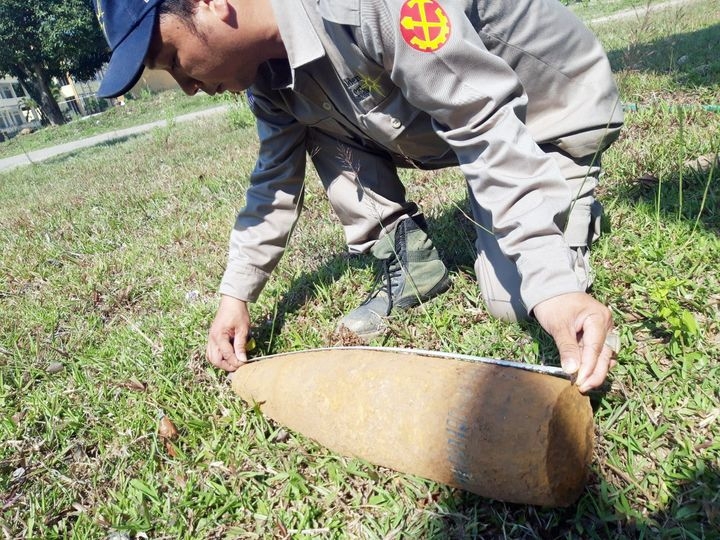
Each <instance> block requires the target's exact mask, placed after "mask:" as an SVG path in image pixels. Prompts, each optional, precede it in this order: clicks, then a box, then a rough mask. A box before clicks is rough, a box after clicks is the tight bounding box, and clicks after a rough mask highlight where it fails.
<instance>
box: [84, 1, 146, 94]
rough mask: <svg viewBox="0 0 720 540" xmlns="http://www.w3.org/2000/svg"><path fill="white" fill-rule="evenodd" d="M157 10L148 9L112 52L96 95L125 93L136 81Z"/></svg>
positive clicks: (142, 66)
mask: <svg viewBox="0 0 720 540" xmlns="http://www.w3.org/2000/svg"><path fill="white" fill-rule="evenodd" d="M156 13H157V10H156V9H153V10H151V11H149V12H148V13H147V14H146V15H145V17H143V18H142V20H141V21H140V23H139V24H138V25H137V26H136V27H135V29H134V30H133V31H132V32H131V33H130V34H129V35H128V37H126V38H125V39H124V40H123V42H122V43H120V45H118V46H117V47H116V48H115V50H114V51H113V52H112V57H111V58H110V63H109V64H108V68H107V70H106V72H105V75H104V76H103V80H102V82H101V83H100V88H98V91H97V95H98V97H104V98H112V97H117V96H120V95H122V94H125V93H126V92H127V91H128V90H130V89H131V88H132V87H133V86H135V83H136V82H138V80H139V79H140V76H141V75H142V72H143V69H144V67H145V66H144V64H143V63H144V61H145V56H147V53H148V49H149V48H150V41H152V35H153V30H154V29H155V18H156V16H155V15H156Z"/></svg>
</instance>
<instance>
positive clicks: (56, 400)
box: [0, 0, 720, 540]
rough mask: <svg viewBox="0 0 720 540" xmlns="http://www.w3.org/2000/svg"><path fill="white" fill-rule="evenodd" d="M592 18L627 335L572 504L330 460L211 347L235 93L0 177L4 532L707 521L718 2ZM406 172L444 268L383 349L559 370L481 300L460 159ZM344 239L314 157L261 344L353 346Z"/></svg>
mask: <svg viewBox="0 0 720 540" xmlns="http://www.w3.org/2000/svg"><path fill="white" fill-rule="evenodd" d="M593 28H594V30H595V31H596V32H597V33H598V35H599V36H600V37H601V39H602V41H603V43H604V44H605V46H606V48H607V50H608V51H609V55H610V58H611V61H612V64H613V68H614V70H615V72H616V74H617V78H618V81H619V84H620V87H621V91H622V97H623V101H624V102H625V103H626V104H632V105H633V107H632V108H631V109H630V110H628V112H627V115H626V128H625V130H624V131H623V134H622V136H621V138H620V140H619V141H618V142H617V143H616V144H615V145H614V146H613V147H612V148H611V150H610V151H609V152H608V153H607V154H606V155H605V158H604V159H605V161H604V165H605V170H606V172H605V178H604V181H603V185H602V187H601V190H600V192H599V197H600V199H601V200H602V202H603V204H604V205H605V208H606V212H607V223H606V228H607V232H606V234H605V235H604V236H603V237H602V238H601V240H600V241H599V242H598V244H597V245H596V247H595V248H594V250H593V262H594V266H595V269H596V279H595V284H594V287H593V294H594V295H595V296H596V297H597V298H598V299H600V300H601V301H603V302H605V303H606V304H607V305H609V306H610V307H611V309H612V311H613V314H614V318H615V321H616V324H617V325H618V327H619V328H620V332H621V341H622V350H621V352H620V354H619V357H618V360H619V364H618V366H617V367H616V368H615V369H614V371H613V373H612V375H611V376H610V378H609V380H608V382H607V384H606V386H605V387H603V388H601V389H599V390H598V391H596V392H594V393H593V394H592V396H591V399H592V404H593V409H594V415H595V423H596V428H595V453H594V456H593V464H592V470H591V476H590V480H589V482H588V485H587V487H586V489H585V491H584V492H583V494H582V495H581V497H580V499H579V500H578V502H577V503H576V504H574V505H573V506H571V507H568V508H560V509H551V508H539V507H534V506H525V505H517V504H508V503H502V502H498V501H491V500H487V499H483V498H481V497H478V496H475V495H471V494H468V493H466V492H462V491H459V490H454V489H451V488H448V487H446V486H442V485H439V484H436V483H434V482H430V481H427V480H423V479H420V478H416V477H412V476H408V475H404V474H400V473H397V472H394V471H391V470H388V469H385V468H382V467H377V466H373V465H371V464H369V463H366V462H364V461H361V460H358V459H354V458H349V457H344V456H340V455H337V454H334V453H332V452H331V451H329V450H327V449H325V448H323V447H321V446H319V445H317V444H316V443H314V442H312V441H311V440H309V439H307V438H305V437H303V436H302V435H300V434H298V433H294V432H288V431H287V430H285V429H283V427H282V426H279V425H276V424H274V423H273V422H270V421H268V420H267V419H265V418H264V417H263V416H262V414H261V413H260V412H259V411H258V409H257V408H253V407H248V406H246V405H245V404H244V403H242V402H241V400H240V399H239V398H238V397H237V396H236V395H235V394H234V393H233V392H232V391H231V389H230V387H229V384H228V381H227V378H226V376H225V375H224V374H223V373H220V372H218V371H217V370H215V369H214V368H211V367H210V366H209V365H208V364H207V363H206V362H205V360H204V350H205V338H206V332H207V328H208V327H209V325H210V322H211V321H212V318H213V316H214V313H215V310H216V307H217V303H218V296H217V293H216V290H217V286H218V282H219V279H220V276H221V275H222V271H223V269H224V265H225V255H226V249H227V238H228V233H229V230H230V227H231V225H232V223H233V219H234V216H235V214H236V212H237V210H238V209H239V208H240V207H242V205H243V201H244V191H245V187H246V178H247V176H248V174H249V172H250V171H251V170H252V167H253V165H254V159H255V153H256V151H257V141H256V136H255V133H254V130H253V128H252V127H249V126H247V125H245V124H244V123H243V122H241V121H240V120H242V115H239V114H237V111H236V112H235V114H234V115H233V117H232V118H227V117H223V116H216V117H213V118H210V119H203V120H199V121H197V122H194V123H183V124H179V123H178V124H175V123H172V122H171V123H169V124H168V125H167V126H166V127H164V128H158V129H155V130H154V131H152V132H150V133H148V134H145V135H142V136H138V137H135V138H130V139H127V140H124V141H121V142H117V143H115V144H106V145H103V146H99V147H96V148H93V149H86V150H83V151H79V152H76V153H73V154H68V155H66V156H63V157H59V158H55V159H52V160H50V161H47V162H43V163H41V164H35V165H32V166H28V167H24V168H19V169H16V170H14V171H12V172H8V173H3V174H0V249H1V250H2V259H0V267H1V268H0V410H1V411H2V414H1V415H0V536H4V537H5V538H12V539H14V538H38V539H41V538H42V539H47V538H76V539H81V538H82V539H84V538H93V539H95V538H110V537H113V538H114V539H115V540H118V539H120V538H136V539H143V538H152V539H163V538H165V539H188V540H189V539H196V538H298V539H299V538H338V539H339V538H363V539H364V538H408V539H416V538H423V539H425V538H429V539H438V540H439V539H460V538H522V539H525V538H527V539H531V538H597V539H605V538H673V539H674V538H678V539H680V538H689V539H705V538H706V539H712V538H720V420H719V419H720V406H719V405H718V403H720V365H719V364H718V361H717V360H718V358H720V275H719V274H720V273H719V272H718V263H719V261H720V239H719V236H718V234H719V233H720V216H719V215H718V208H720V182H719V181H718V165H720V164H719V163H718V159H717V156H718V153H719V152H720V114H719V113H716V112H712V111H711V110H709V109H708V108H706V107H704V106H705V105H713V104H718V103H720V65H719V64H718V58H717V50H720V42H719V40H720V31H719V29H720V9H719V8H718V5H717V2H716V1H714V0H713V1H698V2H693V3H692V4H689V5H687V6H685V7H681V8H671V9H669V10H667V11H665V12H663V13H662V14H660V13H657V14H652V15H649V16H648V17H646V18H630V19H627V20H624V21H613V22H611V23H608V24H605V25H594V26H593ZM681 58H684V60H682V61H681V60H680V59H681ZM160 114H164V113H160ZM161 118H162V116H161ZM231 120H232V121H231ZM405 174H406V178H407V180H408V182H407V185H408V191H409V196H410V197H411V198H412V199H414V200H416V201H417V202H418V203H420V204H421V206H422V207H423V209H424V211H425V213H426V215H427V217H428V221H429V224H430V228H431V231H432V234H433V237H434V239H435V241H436V243H437V245H438V246H439V249H440V251H441V253H442V255H443V258H444V260H445V261H446V263H447V264H448V266H449V267H450V269H451V273H452V279H453V286H452V288H451V289H450V291H448V292H447V293H446V294H444V295H443V296H442V297H440V298H438V299H436V300H433V301H431V302H429V303H427V304H426V305H424V306H423V307H422V308H420V309H415V310H411V311H408V312H402V313H400V314H398V315H397V316H396V317H394V319H393V327H392V331H391V332H390V333H389V334H388V335H387V336H385V337H384V338H381V339H378V340H377V341H376V344H378V345H387V346H402V347H418V348H425V349H437V350H444V351H453V352H458V353H464V354H474V355H480V356H492V357H498V358H512V359H518V360H524V361H527V362H532V363H539V362H543V363H550V364H553V363H557V360H558V359H557V352H556V351H555V349H554V346H553V344H552V342H551V340H550V339H549V338H548V337H547V336H546V335H544V333H543V332H542V331H541V329H540V328H539V327H538V326H537V325H536V324H530V323H527V324H500V323H498V322H495V321H493V320H491V319H489V318H488V316H487V314H486V313H485V311H484V310H483V307H482V301H481V299H480V293H479V291H478V288H477V285H476V283H475V279H474V276H473V270H472V264H473V250H472V244H473V232H472V226H471V224H470V223H469V222H468V220H467V218H466V211H467V209H466V207H467V201H466V200H465V193H464V189H463V182H462V180H461V177H460V175H459V172H458V171H442V172H432V173H421V172H406V173H405ZM344 249H345V246H344V243H343V236H342V231H341V228H340V225H339V222H338V221H337V219H336V218H335V217H334V216H333V214H332V212H331V211H330V209H329V206H328V204H327V200H326V198H325V196H324V194H323V191H322V188H321V186H320V182H319V180H318V179H317V177H316V175H315V174H314V172H309V174H308V177H307V181H306V197H305V207H304V210H303V215H302V217H301V219H300V222H299V225H298V227H297V229H296V230H295V233H294V235H293V238H292V240H291V242H290V245H289V246H288V252H287V253H286V256H285V257H284V259H283V260H282V262H281V265H280V267H279V268H278V270H277V271H276V272H275V274H274V275H273V277H272V279H271V280H270V282H269V284H268V286H267V288H266V289H265V291H264V292H263V294H262V296H261V298H260V300H259V301H258V302H257V303H256V304H253V305H252V310H251V316H252V319H253V324H254V332H255V341H256V343H257V349H256V351H255V353H254V354H256V355H258V356H259V355H264V354H269V353H276V352H283V351H290V350H299V349H306V348H312V347H324V346H329V345H337V344H340V343H342V342H343V337H342V336H338V335H337V334H336V333H335V332H334V328H335V323H336V321H337V319H338V318H339V317H340V316H341V315H342V314H343V313H345V312H346V311H347V310H348V309H351V308H352V307H354V306H356V305H357V304H358V303H359V302H361V301H362V300H363V298H364V296H365V294H366V291H367V289H368V288H369V287H370V285H371V284H372V281H373V277H374V270H373V268H372V266H371V264H370V261H369V259H367V258H352V259H351V258H348V257H347V256H345V255H344ZM168 422H171V423H172V425H173V426H174V428H175V429H176V430H177V434H176V435H173V436H172V437H167V436H165V435H166V434H167V431H166V430H167V429H168ZM160 428H162V430H161V431H159V429H160ZM528 451H531V450H530V449H528Z"/></svg>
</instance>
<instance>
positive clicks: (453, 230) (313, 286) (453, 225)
mask: <svg viewBox="0 0 720 540" xmlns="http://www.w3.org/2000/svg"><path fill="white" fill-rule="evenodd" d="M466 209H467V210H466ZM463 212H469V203H468V201H467V199H465V200H464V201H461V202H460V203H459V204H458V205H457V206H455V205H451V206H448V207H446V208H445V209H444V211H443V213H442V214H441V215H440V216H438V217H436V218H428V219H427V222H428V228H429V232H430V236H431V237H432V238H433V241H434V242H435V244H436V246H437V248H438V250H439V252H440V255H441V257H442V259H443V262H444V263H445V265H446V266H447V267H448V269H449V271H450V272H451V273H453V272H470V273H472V272H473V268H472V267H473V264H474V262H475V255H474V249H475V248H474V245H473V242H474V239H475V231H474V228H473V225H472V223H471V222H470V221H469V220H468V218H467V217H466V215H465V214H464V213H463ZM370 266H374V267H376V268H377V262H376V261H375V259H374V258H373V257H372V256H371V255H369V254H362V255H350V254H347V253H342V254H337V255H334V256H333V257H331V258H330V259H329V260H328V261H327V262H326V263H325V264H323V265H322V266H321V267H320V268H318V269H317V270H314V271H312V272H307V273H304V274H301V275H300V276H299V277H297V278H295V279H294V280H293V282H292V283H291V284H290V286H289V287H288V290H287V292H286V293H285V294H283V296H282V300H281V301H280V302H279V303H278V305H277V314H276V315H275V316H274V317H272V319H271V320H264V321H256V326H255V327H254V328H253V333H254V335H255V339H256V341H257V342H258V344H260V345H261V349H262V353H263V354H273V353H275V352H278V351H275V350H274V347H272V346H270V341H271V336H272V335H274V334H277V333H279V332H280V331H282V328H283V326H284V325H285V320H286V318H287V316H288V315H291V314H293V313H296V312H297V311H298V310H299V309H300V308H301V307H302V306H303V305H304V304H306V303H307V302H308V301H310V300H311V299H313V298H315V297H316V296H317V290H318V289H322V288H323V287H324V286H325V285H329V284H331V283H332V282H334V281H337V280H338V279H340V278H341V277H342V276H343V275H344V274H345V273H346V272H352V271H357V270H360V269H363V268H368V267H370ZM368 292H369V290H368ZM347 344H348V345H351V344H352V343H347Z"/></svg>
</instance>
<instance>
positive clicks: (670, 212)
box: [618, 140, 720, 234]
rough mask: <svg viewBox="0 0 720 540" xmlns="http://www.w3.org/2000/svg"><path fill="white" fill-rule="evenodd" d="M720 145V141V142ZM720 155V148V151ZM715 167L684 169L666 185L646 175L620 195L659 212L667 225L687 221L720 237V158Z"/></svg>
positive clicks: (704, 166)
mask: <svg viewBox="0 0 720 540" xmlns="http://www.w3.org/2000/svg"><path fill="white" fill-rule="evenodd" d="M718 143H720V140H718ZM718 151H720V148H718ZM714 158H715V161H716V162H715V164H711V163H705V164H702V166H700V165H695V166H688V165H686V166H684V167H683V168H681V169H680V170H678V171H677V172H675V173H674V174H672V175H670V176H667V177H663V179H662V182H661V181H660V179H659V178H657V177H655V176H653V175H645V176H643V177H642V178H639V179H636V180H635V181H634V182H632V183H629V184H624V185H622V186H620V187H619V191H618V195H620V197H622V198H625V199H627V200H631V201H634V202H635V203H643V204H647V205H649V206H651V207H655V208H656V209H657V210H658V213H659V215H660V218H661V219H662V220H663V221H671V220H683V221H687V222H688V223H693V224H694V225H696V226H697V227H702V228H703V229H705V230H707V231H710V232H713V233H715V234H718V233H720V210H719V209H720V181H719V178H720V155H716V156H714Z"/></svg>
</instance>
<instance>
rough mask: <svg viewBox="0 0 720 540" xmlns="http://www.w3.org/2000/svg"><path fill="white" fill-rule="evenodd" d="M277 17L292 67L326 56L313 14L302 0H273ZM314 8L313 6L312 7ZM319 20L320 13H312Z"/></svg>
mask: <svg viewBox="0 0 720 540" xmlns="http://www.w3.org/2000/svg"><path fill="white" fill-rule="evenodd" d="M271 2H272V6H273V10H274V12H275V19H276V20H277V23H278V28H279V29H280V36H281V37H282V40H283V43H284V45H285V50H286V51H287V55H288V60H289V62H290V67H291V68H293V69H295V68H298V67H300V66H303V65H305V64H308V63H310V62H312V61H314V60H317V59H318V58H321V57H323V56H325V49H324V48H323V46H322V43H321V42H320V38H319V37H318V35H317V32H316V31H315V27H314V26H313V23H312V20H311V18H310V17H311V14H310V13H308V10H307V8H306V6H305V3H304V2H303V1H302V0H271ZM311 9H312V8H311ZM312 15H314V16H315V17H316V18H318V20H319V19H320V17H319V15H317V14H312Z"/></svg>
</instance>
